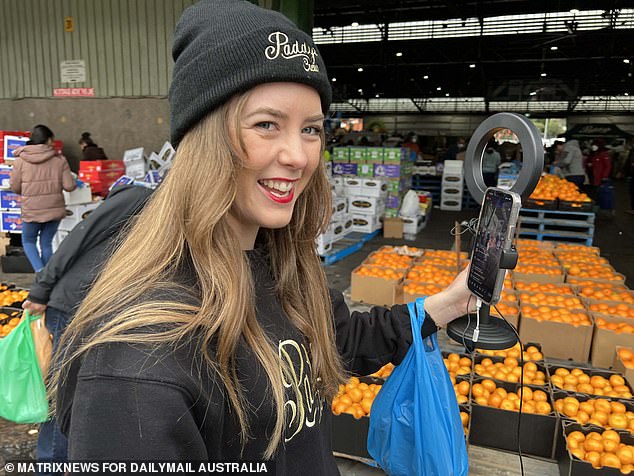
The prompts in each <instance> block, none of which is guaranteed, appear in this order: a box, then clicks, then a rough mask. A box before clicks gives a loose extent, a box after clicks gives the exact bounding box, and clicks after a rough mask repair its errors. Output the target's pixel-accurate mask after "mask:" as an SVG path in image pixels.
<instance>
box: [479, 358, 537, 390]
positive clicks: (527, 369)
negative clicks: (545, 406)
mask: <svg viewBox="0 0 634 476" xmlns="http://www.w3.org/2000/svg"><path fill="white" fill-rule="evenodd" d="M523 369H524V384H526V385H531V384H532V385H544V386H545V385H546V382H547V381H548V377H547V373H546V367H545V366H544V364H543V363H537V362H531V361H529V362H524V367H523ZM473 372H474V376H480V377H486V378H492V379H495V380H501V381H504V382H511V383H518V382H520V380H521V378H522V367H521V366H520V362H519V360H518V359H517V358H516V357H506V358H504V359H503V358H501V357H484V356H482V355H477V356H476V358H475V364H474V366H473Z"/></svg>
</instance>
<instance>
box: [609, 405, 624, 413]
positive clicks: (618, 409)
mask: <svg viewBox="0 0 634 476" xmlns="http://www.w3.org/2000/svg"><path fill="white" fill-rule="evenodd" d="M610 407H612V413H625V412H626V410H627V408H625V405H623V404H622V403H621V402H610Z"/></svg>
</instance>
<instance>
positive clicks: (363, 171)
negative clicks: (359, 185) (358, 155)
mask: <svg viewBox="0 0 634 476" xmlns="http://www.w3.org/2000/svg"><path fill="white" fill-rule="evenodd" d="M373 175H374V166H373V165H372V164H366V163H363V164H357V177H364V178H370V177H372V176H373Z"/></svg>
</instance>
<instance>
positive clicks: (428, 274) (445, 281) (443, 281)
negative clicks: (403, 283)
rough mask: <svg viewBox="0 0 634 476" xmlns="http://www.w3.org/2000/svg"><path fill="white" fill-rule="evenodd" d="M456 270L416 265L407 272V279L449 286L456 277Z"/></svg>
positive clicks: (429, 265)
mask: <svg viewBox="0 0 634 476" xmlns="http://www.w3.org/2000/svg"><path fill="white" fill-rule="evenodd" d="M456 274H457V273H456V270H455V269H452V268H447V267H443V266H435V265H431V264H424V263H420V264H416V265H414V266H413V267H412V268H410V270H409V271H408V272H407V276H406V279H407V280H409V281H417V282H419V283H434V284H438V285H440V286H448V285H449V284H451V282H452V281H453V280H454V278H455V277H456Z"/></svg>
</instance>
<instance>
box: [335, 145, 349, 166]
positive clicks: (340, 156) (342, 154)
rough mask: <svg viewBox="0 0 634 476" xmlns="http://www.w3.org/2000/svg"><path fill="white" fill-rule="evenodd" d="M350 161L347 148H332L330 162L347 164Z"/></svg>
mask: <svg viewBox="0 0 634 476" xmlns="http://www.w3.org/2000/svg"><path fill="white" fill-rule="evenodd" d="M349 160H350V150H349V149H348V147H333V149H332V161H333V162H348V161H349Z"/></svg>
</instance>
